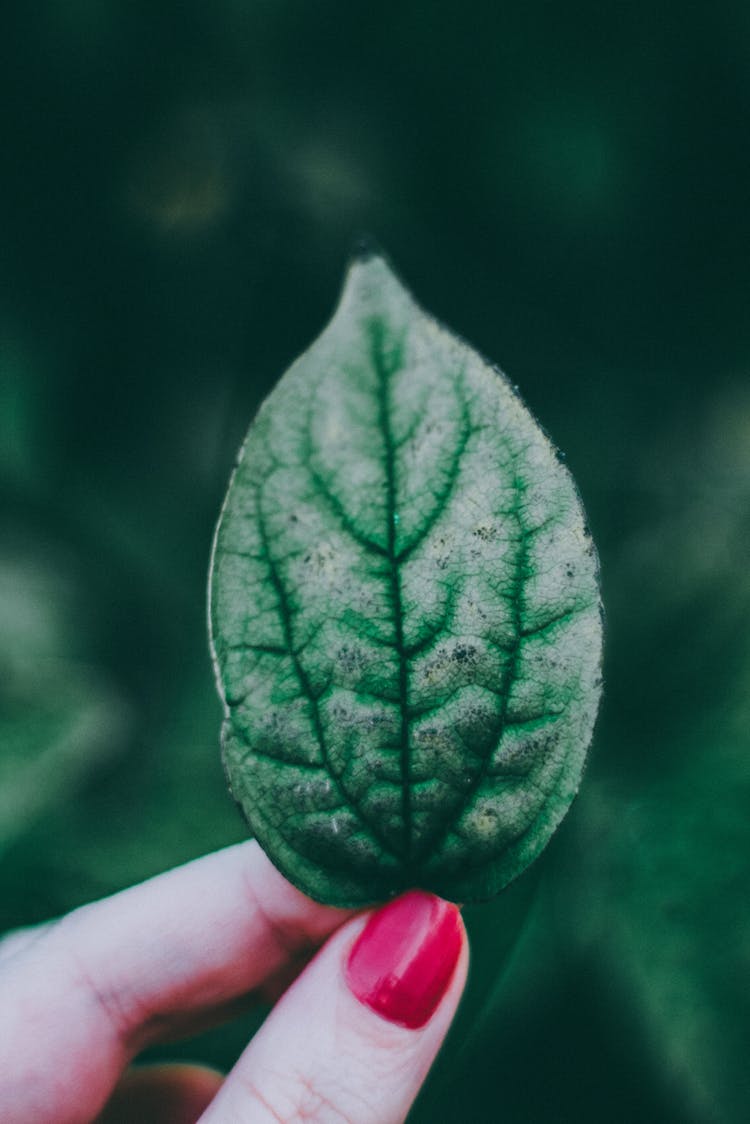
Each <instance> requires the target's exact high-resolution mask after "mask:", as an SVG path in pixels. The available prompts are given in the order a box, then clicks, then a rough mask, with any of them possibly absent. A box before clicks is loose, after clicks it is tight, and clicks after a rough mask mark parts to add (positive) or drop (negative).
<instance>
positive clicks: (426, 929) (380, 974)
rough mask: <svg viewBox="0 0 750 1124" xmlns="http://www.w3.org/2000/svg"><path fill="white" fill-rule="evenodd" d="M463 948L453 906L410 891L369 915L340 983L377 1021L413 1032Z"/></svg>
mask: <svg viewBox="0 0 750 1124" xmlns="http://www.w3.org/2000/svg"><path fill="white" fill-rule="evenodd" d="M465 943H466V931H465V929H464V926H463V922H462V920H461V914H460V911H459V909H458V907H457V906H455V905H453V903H452V902H448V901H444V900H443V899H442V898H438V897H436V896H435V895H434V894H429V893H426V892H425V891H423V890H411V891H410V892H409V893H406V894H403V895H402V896H401V897H399V898H396V899H395V901H392V902H389V903H388V904H387V905H385V906H382V907H381V908H380V909H378V910H376V911H375V912H374V913H372V914H370V917H369V918H368V920H367V922H366V924H365V926H364V928H363V929H362V932H361V933H360V934H359V936H358V937H357V939H356V941H355V942H354V944H353V945H352V948H351V949H350V951H349V955H348V957H347V961H346V968H345V979H346V982H347V985H348V986H349V990H350V991H351V992H352V994H353V995H354V996H355V998H356V999H358V1000H359V1002H360V1003H363V1004H364V1005H365V1006H366V1007H369V1008H370V1010H372V1011H374V1012H375V1013H376V1014H377V1015H380V1017H381V1018H384V1019H387V1020H388V1021H389V1022H393V1023H396V1024H397V1025H398V1026H404V1027H408V1028H409V1029H412V1030H417V1029H419V1028H420V1027H423V1026H424V1025H425V1024H426V1023H427V1022H428V1021H429V1020H430V1018H431V1017H432V1015H433V1014H434V1013H435V1011H436V1010H437V1008H438V1007H439V1006H440V1004H441V1002H442V1001H443V999H444V998H445V996H446V995H447V993H448V990H449V988H450V984H451V981H452V979H453V977H454V974H455V972H456V968H457V966H458V961H459V958H460V955H461V951H462V948H463V946H464V944H465Z"/></svg>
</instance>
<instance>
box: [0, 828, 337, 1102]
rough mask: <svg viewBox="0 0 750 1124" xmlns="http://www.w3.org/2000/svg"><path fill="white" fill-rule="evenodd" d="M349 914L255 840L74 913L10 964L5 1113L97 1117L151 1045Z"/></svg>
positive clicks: (2, 982)
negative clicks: (323, 900)
mask: <svg viewBox="0 0 750 1124" xmlns="http://www.w3.org/2000/svg"><path fill="white" fill-rule="evenodd" d="M348 915H349V914H348V913H347V912H345V911H344V910H338V909H333V908H331V907H327V906H321V905H318V904H317V903H315V902H312V901H310V899H308V898H307V897H305V896H304V895H303V894H302V893H300V892H299V891H298V890H296V889H295V888H294V887H293V886H291V885H290V884H289V883H288V882H287V881H286V880H285V879H284V878H283V877H282V875H281V874H279V873H278V871H277V870H276V869H275V868H274V867H273V866H272V865H271V863H270V862H269V860H268V859H267V858H266V857H265V855H264V854H263V852H262V851H261V850H260V847H259V846H258V845H257V844H256V843H242V844H239V845H237V846H235V847H229V848H227V849H226V850H223V851H219V852H216V853H215V854H213V855H208V856H206V857H205V858H202V859H198V860H196V861H195V862H192V863H188V864H187V865H186V866H183V867H179V868H177V869H176V870H172V871H169V872H168V873H167V874H162V875H159V876H158V877H157V878H153V879H151V880H150V881H148V882H144V883H143V884H142V885H140V886H135V887H133V888H132V889H129V890H125V891H123V892H122V893H120V894H116V895H114V896H113V897H111V898H107V899H104V900H103V901H100V902H96V903H94V904H93V905H88V906H84V907H83V908H81V909H78V910H76V911H75V912H73V913H71V914H68V915H67V916H66V917H64V918H62V920H61V921H59V922H57V923H56V924H54V925H52V926H50V927H49V929H48V930H47V931H46V932H43V933H42V934H40V936H39V938H38V939H36V940H34V941H30V942H29V943H28V944H27V945H26V946H25V947H23V948H21V949H20V950H19V951H18V952H17V953H16V954H15V955H13V956H11V957H9V958H8V959H7V960H6V961H4V962H3V964H2V965H0V987H1V988H2V991H3V1023H4V1025H3V1028H2V1036H1V1037H0V1075H2V1076H0V1110H2V1111H0V1118H2V1120H3V1121H8V1122H10V1121H13V1120H19V1121H20V1120H30V1119H33V1120H36V1121H40V1122H41V1121H44V1120H52V1119H54V1120H55V1121H65V1120H68V1119H70V1120H74V1119H75V1120H80V1119H86V1118H87V1115H88V1116H89V1117H90V1116H93V1115H94V1114H95V1113H96V1112H97V1111H98V1110H99V1109H100V1108H101V1106H102V1104H103V1103H104V1101H105V1100H106V1098H107V1096H108V1094H109V1092H110V1091H111V1089H112V1087H113V1086H114V1084H115V1082H116V1080H117V1078H118V1076H119V1074H120V1072H121V1071H122V1069H123V1067H124V1066H125V1065H126V1064H127V1062H128V1061H129V1060H130V1058H131V1057H132V1056H133V1055H134V1054H135V1053H136V1052H137V1051H138V1050H139V1049H141V1048H142V1047H143V1046H144V1045H145V1044H146V1043H147V1042H148V1041H151V1040H153V1039H154V1038H158V1037H161V1036H164V1035H166V1034H168V1033H169V1032H170V1031H171V1030H174V1029H175V1027H176V1026H178V1025H179V1024H180V1022H181V1021H182V1020H184V1019H185V1017H186V1016H195V1015H199V1014H202V1013H205V1012H209V1011H211V1010H215V1009H216V1008H221V1007H222V1006H224V1005H225V1004H227V1003H228V1002H229V1001H231V1000H232V999H235V998H237V997H239V996H243V995H245V994H246V993H248V992H251V991H253V990H254V989H256V988H258V987H259V986H260V985H261V984H262V983H263V982H264V981H265V980H267V979H269V978H270V977H273V976H274V975H276V974H277V973H279V971H281V970H282V969H283V968H284V967H285V966H286V965H288V964H289V963H290V962H294V961H295V960H299V959H300V958H301V957H303V956H304V954H305V953H306V952H309V951H310V950H311V949H313V948H314V947H316V946H317V945H319V944H320V943H322V941H323V940H324V939H325V938H326V936H328V934H329V933H331V932H332V931H333V930H334V929H336V928H337V927H338V925H340V924H341V922H342V921H343V920H344V919H345V918H346V917H347V916H348ZM82 1098H84V1099H85V1101H86V1105H87V1106H89V1105H90V1107H87V1108H84V1106H83V1105H82V1103H81V1101H82Z"/></svg>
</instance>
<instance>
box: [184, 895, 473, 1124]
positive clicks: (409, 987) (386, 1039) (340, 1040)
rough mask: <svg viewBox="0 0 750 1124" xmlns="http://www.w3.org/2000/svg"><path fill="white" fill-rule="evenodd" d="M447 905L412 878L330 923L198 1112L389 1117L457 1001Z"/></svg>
mask: <svg viewBox="0 0 750 1124" xmlns="http://www.w3.org/2000/svg"><path fill="white" fill-rule="evenodd" d="M467 964H468V945H467V941H466V933H465V930H464V927H463V923H462V921H461V915H460V913H459V911H458V909H457V908H456V906H454V905H452V904H450V903H449V902H445V901H443V900H442V899H440V898H437V897H435V896H434V895H432V894H427V893H424V892H422V891H420V890H412V891H410V892H409V893H408V894H404V895H403V897H400V898H397V899H396V900H395V901H393V902H390V903H389V904H388V905H386V906H383V907H382V908H381V909H379V910H377V911H376V912H374V913H371V914H369V915H366V916H365V917H358V918H355V919H353V920H352V921H350V922H348V923H347V924H346V925H344V926H342V928H340V929H339V930H337V932H336V933H335V934H334V935H333V936H332V937H331V938H330V939H329V940H328V942H327V944H326V945H325V946H324V947H323V949H322V950H321V951H320V952H319V953H318V955H317V956H316V957H315V959H314V960H313V961H312V962H311V963H310V964H309V965H308V967H307V968H306V969H305V971H304V972H303V973H302V975H301V976H299V977H298V979H297V980H296V981H295V983H294V984H293V985H292V986H291V987H290V989H289V990H288V991H287V992H286V994H285V995H284V996H283V998H282V999H281V1001H280V1002H279V1003H278V1004H277V1006H276V1007H275V1008H274V1010H273V1012H272V1013H271V1014H270V1015H269V1017H268V1019H267V1020H266V1022H265V1023H264V1025H263V1027H262V1028H261V1030H260V1031H259V1032H258V1034H257V1035H256V1036H255V1037H254V1038H253V1040H252V1042H251V1043H250V1045H249V1046H248V1047H247V1049H246V1050H245V1052H244V1053H243V1055H242V1057H241V1058H240V1059H239V1061H238V1062H237V1064H236V1066H235V1067H234V1069H233V1070H232V1072H231V1073H230V1074H229V1076H228V1077H227V1079H226V1081H225V1083H224V1085H223V1086H222V1088H221V1091H220V1092H219V1094H218V1096H217V1097H216V1099H215V1100H214V1101H213V1102H212V1104H211V1105H210V1107H209V1108H208V1109H207V1111H206V1112H205V1114H204V1115H203V1116H202V1117H201V1121H202V1122H203V1124H224V1122H229V1121H236V1120H248V1121H253V1122H254V1124H256V1122H257V1124H271V1122H274V1124H278V1122H279V1121H291V1120H307V1119H311V1120H316V1121H319V1122H321V1124H322V1122H331V1124H333V1122H334V1121H335V1122H336V1124H342V1122H346V1121H356V1124H398V1122H400V1121H403V1120H404V1118H405V1117H406V1114H407V1113H408V1111H409V1108H410V1107H411V1104H412V1102H413V1101H414V1099H415V1097H416V1095H417V1093H418V1092H419V1089H420V1087H421V1085H422V1082H423V1081H424V1079H425V1077H426V1076H427V1072H428V1070H429V1068H430V1065H431V1064H432V1062H433V1060H434V1058H435V1055H436V1054H437V1052H438V1050H439V1049H440V1045H441V1043H442V1041H443V1038H444V1037H445V1034H446V1032H447V1030H448V1027H449V1025H450V1022H451V1019H452V1018H453V1015H454V1014H455V1011H456V1008H457V1006H458V1002H459V999H460V997H461V992H462V990H463V986H464V983H465V980H466V970H467Z"/></svg>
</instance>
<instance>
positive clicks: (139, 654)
mask: <svg viewBox="0 0 750 1124" xmlns="http://www.w3.org/2000/svg"><path fill="white" fill-rule="evenodd" d="M0 114H2V120H3V129H2V136H3V144H2V164H1V174H0V497H1V498H2V522H1V524H0V526H1V536H0V872H1V873H0V928H4V927H12V926H16V925H19V924H25V923H31V922H35V921H39V920H41V919H43V918H46V917H48V916H50V915H53V914H56V913H59V912H60V911H62V910H66V909H69V908H71V907H73V906H75V905H77V904H79V903H81V902H83V901H85V900H87V899H89V898H91V897H94V896H97V895H101V894H104V893H108V892H110V891H112V890H115V889H117V888H119V887H122V886H124V885H126V884H128V883H130V882H132V881H134V880H137V879H140V878H143V877H145V876H147V875H150V874H152V873H154V872H156V871H159V870H162V869H164V868H165V867H168V866H170V865H171V864H174V863H177V862H180V861H182V860H185V859H188V858H190V857H192V856H195V855H198V854H200V853H202V852H204V851H206V850H208V849H212V848H215V847H219V846H221V845H222V844H225V843H229V842H231V841H234V840H237V839H241V838H243V837H244V835H245V832H244V828H243V825H242V824H241V823H240V821H239V818H238V816H237V814H236V812H235V810H234V808H233V806H232V804H231V802H230V800H229V798H228V797H227V795H226V793H225V790H224V785H223V779H222V775H221V769H220V765H219V756H218V730H219V722H220V708H219V705H218V702H217V699H216V697H215V693H214V687H213V680H212V674H211V668H210V664H209V659H208V655H207V644H206V635H205V632H206V630H205V621H204V616H205V612H204V601H205V578H206V571H207V565H208V554H209V548H210V540H211V534H212V529H213V525H214V521H215V519H216V516H217V513H218V509H219V505H220V502H221V499H222V495H223V492H224V489H225V486H226V483H227V478H228V474H229V471H230V467H231V465H232V461H233V458H234V455H235V452H236V450H237V448H238V446H239V444H240V441H241V439H242V436H243V432H244V430H245V428H246V426H247V424H248V423H249V421H250V418H251V416H252V414H253V412H254V410H255V408H256V406H257V404H258V402H259V401H260V399H261V397H262V396H263V395H264V394H265V393H266V391H267V390H268V389H269V388H270V387H271V386H272V385H273V383H274V382H275V380H276V379H277V378H278V376H279V375H280V374H281V372H282V371H283V370H284V369H285V367H286V366H287V364H288V363H289V362H290V361H291V360H292V359H293V358H294V357H295V356H296V355H297V354H298V353H299V352H300V351H301V350H302V349H303V348H304V347H305V346H306V345H307V343H309V342H310V340H311V339H312V338H313V336H314V335H316V334H317V332H318V331H319V330H320V329H321V327H322V326H323V324H324V322H325V321H326V319H327V318H328V316H329V315H330V313H331V311H332V308H333V305H334V303H335V300H336V297H337V293H338V288H339V285H340V281H341V276H342V271H343V268H344V265H345V261H346V258H347V256H348V252H349V249H350V246H351V244H352V240H353V239H354V238H355V237H356V236H357V235H358V234H359V233H360V232H361V231H363V230H364V231H369V232H371V233H372V234H373V235H374V236H375V237H376V238H377V239H378V240H379V241H380V242H381V243H382V244H383V245H384V246H385V247H386V248H387V250H388V252H389V253H390V255H391V256H392V259H393V261H394V263H395V265H396V267H397V269H398V270H399V271H400V272H401V274H402V276H403V278H404V280H405V281H406V283H407V284H408V285H409V286H410V287H411V288H413V290H414V291H415V293H416V294H417V295H418V297H419V299H420V301H421V302H422V303H423V304H424V305H425V307H427V308H428V309H430V310H431V311H433V312H434V313H435V314H436V315H438V316H439V317H440V318H441V319H443V320H445V321H446V322H447V323H448V324H450V325H451V326H452V327H453V328H454V329H456V330H458V331H459V332H460V333H461V334H462V335H463V336H465V337H466V338H467V339H469V340H470V341H471V342H472V343H474V344H475V345H476V346H477V347H479V348H480V350H482V351H483V352H484V353H485V354H487V355H489V356H491V357H492V358H493V359H495V360H496V361H498V362H499V363H500V365H501V366H502V367H503V368H504V369H505V370H506V371H507V372H508V373H509V374H510V376H511V377H512V379H513V380H514V381H516V382H518V383H519V385H520V388H521V392H522V394H523V395H524V397H525V399H526V401H527V402H528V404H529V405H530V407H531V408H532V410H533V411H534V413H535V414H536V415H537V417H538V418H539V420H540V421H541V423H542V424H543V425H544V426H545V428H546V429H547V431H548V432H549V433H550V434H551V436H552V437H553V439H554V440H555V442H556V443H557V444H558V445H559V446H560V447H561V448H562V449H563V450H564V451H565V453H566V455H567V460H568V464H569V465H570V467H571V469H572V471H573V473H574V475H575V476H576V478H577V480H578V482H579V485H580V488H581V491H582V494H583V497H584V502H585V504H586V508H587V511H588V514H589V517H590V523H591V527H592V529H593V532H594V536H595V538H596V541H597V543H598V546H599V549H600V553H601V559H602V573H603V583H604V596H605V602H606V608H607V636H608V646H607V659H606V669H605V670H606V693H605V699H604V704H603V709H602V714H601V718H600V722H599V725H598V728H597V734H596V738H595V743H594V748H593V751H592V758H591V764H590V767H589V770H588V773H587V776H586V778H585V781H584V785H583V788H582V791H581V795H580V797H579V799H578V801H577V802H576V804H575V805H574V808H573V810H572V812H571V813H570V815H569V817H568V819H567V821H566V823H565V825H564V826H563V828H562V829H561V830H560V832H559V833H558V835H557V836H556V838H555V839H554V840H553V843H552V844H551V845H550V847H549V848H548V850H547V852H546V853H545V855H544V856H543V858H542V859H540V860H539V862H538V863H537V864H536V866H535V867H534V868H533V870H531V871H529V872H528V873H527V874H526V875H525V876H524V877H523V878H522V879H521V880H520V881H519V882H518V883H517V884H515V885H514V886H512V887H511V888H510V889H509V890H508V891H507V892H506V893H505V894H504V895H503V896H502V897H501V898H500V899H498V900H497V901H496V902H494V903H491V904H489V905H487V906H483V907H475V908H472V909H471V910H468V911H467V914H468V920H469V924H470V928H471V934H472V939H473V947H474V960H473V968H472V976H471V984H470V988H469V992H468V995H467V998H466V1002H465V1004H464V1008H463V1010H462V1013H461V1016H460V1018H459V1021H458V1024H457V1026H456V1028H455V1030H454V1032H453V1034H452V1036H451V1038H450V1040H449V1043H448V1045H447V1047H446V1049H445V1051H444V1053H443V1055H442V1058H441V1061H440V1063H439V1065H438V1067H437V1069H436V1072H435V1073H434V1075H433V1077H432V1079H431V1082H430V1084H429V1086H428V1088H427V1090H426V1091H425V1094H424V1095H423V1097H422V1099H421V1101H420V1103H419V1104H418V1106H417V1108H416V1109H415V1111H414V1115H413V1119H414V1120H415V1121H425V1122H426V1121H435V1120H437V1121H445V1122H448V1124H452V1122H458V1121H466V1120H471V1121H474V1120H495V1119H497V1120H503V1121H510V1122H511V1124H526V1122H528V1124H546V1122H555V1124H567V1122H571V1124H572V1122H573V1121H575V1122H576V1124H579V1122H582V1121H594V1120H596V1121H602V1120H606V1121H614V1122H620V1121H633V1120H638V1121H641V1122H647V1124H650V1122H654V1124H656V1122H659V1124H662V1122H666V1124H678V1122H680V1124H684V1122H687V1124H692V1122H696V1124H697V1122H700V1124H704V1122H719V1124H733V1122H735V1121H737V1122H740V1121H742V1122H744V1121H746V1120H747V1119H748V1118H750V1070H749V1069H748V1062H747V1058H748V1042H749V1041H750V1039H749V1037H748V1035H749V1033H750V904H749V903H750V897H749V893H748V892H749V891H750V733H749V732H748V730H749V729H750V629H749V628H748V625H749V624H750V566H748V561H749V559H748V554H749V551H748V545H749V543H750V379H749V378H748V374H749V373H750V319H749V318H748V297H749V295H750V253H749V251H750V206H748V200H749V199H750V155H749V152H748V126H749V124H750V7H749V6H748V5H747V3H746V0H738V2H736V3H732V2H720V3H715V4H712V5H683V4H677V3H676V2H674V0H665V2H661V3H660V2H658V0H656V2H653V0H652V2H651V3H648V4H647V3H645V2H636V3H631V4H628V5H624V4H610V5H602V4H600V3H593V2H584V3H578V4H575V5H573V6H570V5H555V4H551V3H544V2H541V0H531V2H527V3H523V4H522V3H515V4H511V5H504V4H500V3H497V2H492V3H490V2H484V3H474V4H471V3H469V4H463V5H457V4H451V3H446V2H444V0H432V2H431V3H429V4H427V3H424V4H419V3H416V2H414V0H400V2H381V3H379V4H376V5H375V4H361V3H356V2H351V3H347V4H344V3H336V2H333V0H317V2H316V3H314V4H313V3H309V2H308V3H303V2H302V0H276V2H271V0H255V2H248V0H244V2H242V0H214V3H212V4H205V3H197V2H195V0H181V2H180V3H177V2H176V0H159V2H156V3H153V2H149V3H145V2H143V0H107V2H104V0H39V2H37V3H34V4H26V5H24V4H15V5H8V6H6V8H5V9H4V12H3V30H2V37H1V38H0ZM251 1025H252V1021H251V1020H246V1021H245V1022H244V1023H241V1024H238V1025H237V1026H234V1027H230V1028H228V1029H225V1030H224V1031H220V1032H214V1033H212V1034H209V1035H206V1036H204V1037H202V1038H201V1039H199V1040H196V1041H193V1042H190V1043H187V1044H183V1045H181V1046H178V1047H175V1048H174V1050H169V1051H167V1053H168V1054H169V1056H177V1055H180V1056H189V1057H194V1058H202V1059H205V1060H208V1061H213V1062H217V1063H219V1064H222V1065H225V1066H228V1065H230V1064H231V1062H232V1060H233V1058H234V1057H235V1056H236V1054H237V1053H238V1052H239V1050H240V1049H241V1046H242V1043H243V1041H244V1040H245V1038H246V1036H247V1034H248V1033H249V1030H250V1028H251Z"/></svg>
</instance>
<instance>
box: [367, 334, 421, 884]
mask: <svg viewBox="0 0 750 1124" xmlns="http://www.w3.org/2000/svg"><path fill="white" fill-rule="evenodd" d="M369 330H370V344H371V354H372V361H373V366H374V368H375V374H376V377H377V400H378V425H379V427H380V430H381V433H382V435H383V449H384V453H385V490H386V508H385V510H386V521H387V537H386V555H387V559H388V570H389V581H390V587H391V600H392V604H393V630H394V637H393V644H394V648H395V650H396V656H397V659H398V705H399V712H400V731H399V740H400V744H401V751H400V766H401V818H402V821H403V826H404V865H405V866H407V867H408V866H409V865H410V863H411V854H412V841H413V824H412V810H411V744H410V723H409V663H408V660H407V656H406V645H405V644H404V608H403V599H402V594H401V575H400V570H399V559H398V555H397V552H396V517H397V515H398V512H397V510H396V495H397V481H396V442H395V440H394V436H393V430H392V428H391V407H392V403H391V376H392V375H393V371H394V369H395V366H396V365H397V363H398V359H400V354H399V352H400V349H396V354H397V356H398V359H396V360H395V361H394V362H392V363H391V364H389V363H386V360H385V354H384V349H383V333H382V329H381V326H380V324H379V323H378V322H377V321H371V322H370V324H369Z"/></svg>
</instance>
